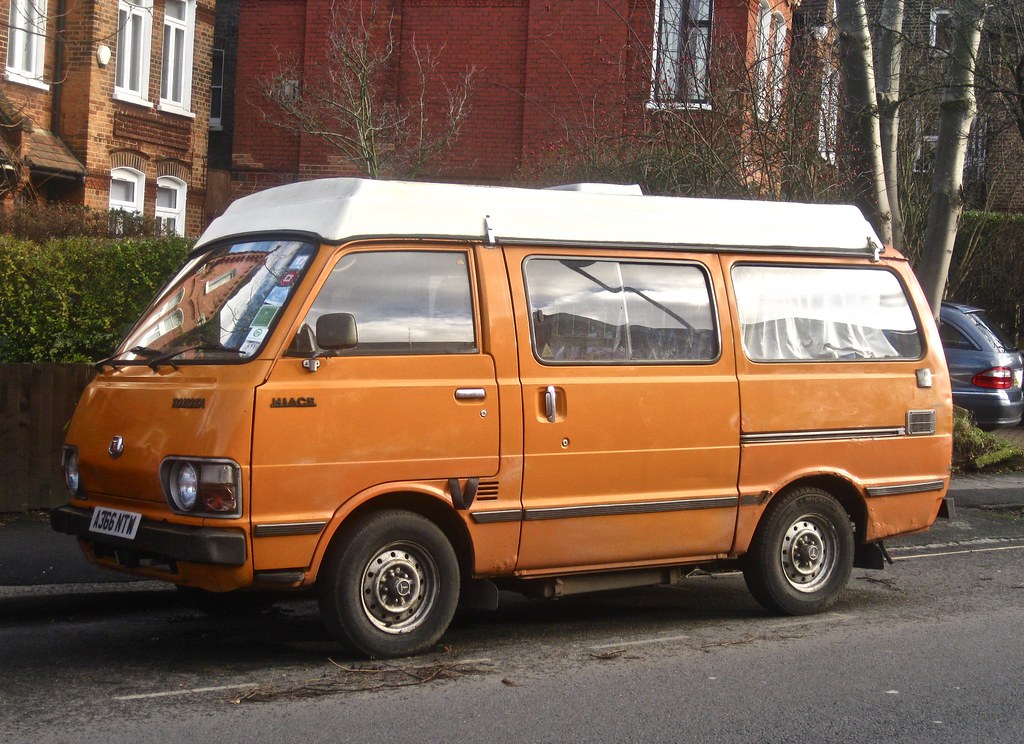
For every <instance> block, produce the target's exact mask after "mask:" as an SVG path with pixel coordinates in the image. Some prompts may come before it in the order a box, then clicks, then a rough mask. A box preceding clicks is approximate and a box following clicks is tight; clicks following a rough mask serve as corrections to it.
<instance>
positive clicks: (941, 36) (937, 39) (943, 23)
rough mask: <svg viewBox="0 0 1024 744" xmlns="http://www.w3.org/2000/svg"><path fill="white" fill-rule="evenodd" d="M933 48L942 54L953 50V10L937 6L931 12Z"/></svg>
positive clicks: (931, 42)
mask: <svg viewBox="0 0 1024 744" xmlns="http://www.w3.org/2000/svg"><path fill="white" fill-rule="evenodd" d="M929 43H930V44H931V47H932V49H934V50H935V51H936V52H938V53H941V54H949V53H950V52H952V51H953V12H952V11H950V10H943V9H941V8H936V9H934V10H932V12H931V36H930V39H929Z"/></svg>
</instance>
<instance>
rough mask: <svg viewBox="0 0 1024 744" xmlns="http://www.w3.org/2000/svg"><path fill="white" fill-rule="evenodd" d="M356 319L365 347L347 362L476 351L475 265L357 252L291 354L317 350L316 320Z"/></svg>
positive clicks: (440, 257)
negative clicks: (371, 357)
mask: <svg viewBox="0 0 1024 744" xmlns="http://www.w3.org/2000/svg"><path fill="white" fill-rule="evenodd" d="M326 313H351V314H352V316H353V317H354V318H355V320H356V330H357V334H358V336H359V343H358V344H357V345H356V347H355V348H354V349H350V350H348V351H344V352H341V353H342V354H345V355H358V356H365V355H391V354H451V353H464V352H473V351H476V348H477V346H476V332H475V325H474V322H473V300H472V292H471V289H470V279H469V268H468V258H467V255H466V253H464V252H454V251H374V252H366V253H350V254H349V255H347V256H344V257H342V258H341V260H340V261H338V263H337V265H336V266H335V267H334V269H333V270H332V271H331V275H330V276H329V277H328V279H327V281H326V283H325V284H324V286H323V288H322V289H321V290H320V294H318V295H317V298H316V300H315V301H314V303H313V306H312V307H311V308H310V310H309V313H308V314H307V315H306V318H305V319H304V320H303V325H302V327H301V328H300V330H299V333H298V334H297V335H296V341H295V342H294V343H293V344H292V346H291V348H289V350H288V351H289V353H290V354H305V353H308V352H310V351H317V348H316V343H315V334H314V331H315V329H316V321H317V318H319V317H320V316H321V315H324V314H326Z"/></svg>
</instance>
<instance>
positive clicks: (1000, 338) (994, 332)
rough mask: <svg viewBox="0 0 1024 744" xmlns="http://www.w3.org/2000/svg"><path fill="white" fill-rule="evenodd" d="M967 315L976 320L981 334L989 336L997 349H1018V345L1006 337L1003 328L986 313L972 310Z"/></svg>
mask: <svg viewBox="0 0 1024 744" xmlns="http://www.w3.org/2000/svg"><path fill="white" fill-rule="evenodd" d="M967 317H968V318H970V319H971V320H972V321H973V322H974V325H975V326H976V327H977V329H978V331H979V332H980V333H981V335H982V336H984V337H985V338H987V339H988V340H989V341H990V342H991V343H992V345H993V346H995V347H996V348H997V349H1001V350H1002V351H1016V350H1017V347H1016V346H1014V345H1013V344H1012V343H1010V340H1009V339H1008V338H1006V335H1005V334H1004V333H1003V331H1002V329H1001V328H1000V327H999V326H998V325H996V324H995V323H994V322H992V321H991V320H989V318H988V316H987V315H985V313H983V312H971V313H967Z"/></svg>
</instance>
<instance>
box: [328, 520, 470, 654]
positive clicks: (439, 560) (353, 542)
mask: <svg viewBox="0 0 1024 744" xmlns="http://www.w3.org/2000/svg"><path fill="white" fill-rule="evenodd" d="M340 538H341V539H340V540H339V541H337V542H336V543H335V544H334V545H332V546H331V548H330V550H328V552H327V555H326V557H325V561H324V565H323V567H322V568H321V571H320V576H319V578H318V579H317V588H318V596H319V601H320V615H321V617H322V619H323V621H324V624H325V625H326V626H327V629H328V631H329V632H330V633H331V635H333V636H334V637H335V638H336V639H337V640H338V641H339V642H341V643H342V644H343V645H344V646H346V647H347V648H348V649H349V650H350V651H354V652H356V653H358V654H361V655H365V656H369V657H371V658H378V659H387V658H394V657H397V656H409V655H412V654H416V653H419V652H421V651H424V650H426V649H427V648H429V647H430V646H432V645H433V644H434V643H436V642H437V640H438V639H439V638H440V637H441V635H442V634H443V633H444V631H445V630H446V629H447V628H448V624H449V623H450V622H451V619H452V616H453V615H454V614H455V608H456V605H457V604H458V601H459V564H458V560H457V559H456V557H455V551H454V550H453V549H452V546H451V544H450V543H449V542H448V538H446V537H445V535H444V533H443V532H442V531H441V530H440V529H439V528H438V527H437V525H435V524H434V523H433V522H431V521H429V520H427V519H426V518H424V517H421V516H420V515H418V514H413V513H411V512H406V511H397V510H396V511H381V512H375V513H373V514H370V515H368V516H366V517H364V518H362V519H360V521H359V522H358V523H357V524H355V525H354V526H353V528H352V530H351V531H349V532H347V533H346V534H345V535H342V536H340Z"/></svg>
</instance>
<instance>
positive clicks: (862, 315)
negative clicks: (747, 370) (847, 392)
mask: <svg viewBox="0 0 1024 744" xmlns="http://www.w3.org/2000/svg"><path fill="white" fill-rule="evenodd" d="M732 281H733V286H734V287H735V290H736V305H737V307H738V308H739V316H740V318H739V319H740V327H741V332H742V338H743V350H744V352H745V353H746V355H747V358H748V359H750V360H752V361H755V362H790V361H827V360H865V359H917V358H919V357H920V356H921V352H922V349H923V345H922V343H921V335H920V332H919V330H918V326H917V321H916V319H915V317H914V313H913V310H912V309H911V307H910V303H909V301H908V300H907V296H906V293H905V292H904V290H903V286H902V284H900V281H899V279H897V278H896V275H895V274H893V273H891V272H889V271H886V270H884V269H860V268H836V267H824V266H822V267H812V266H736V267H734V268H733V270H732Z"/></svg>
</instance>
